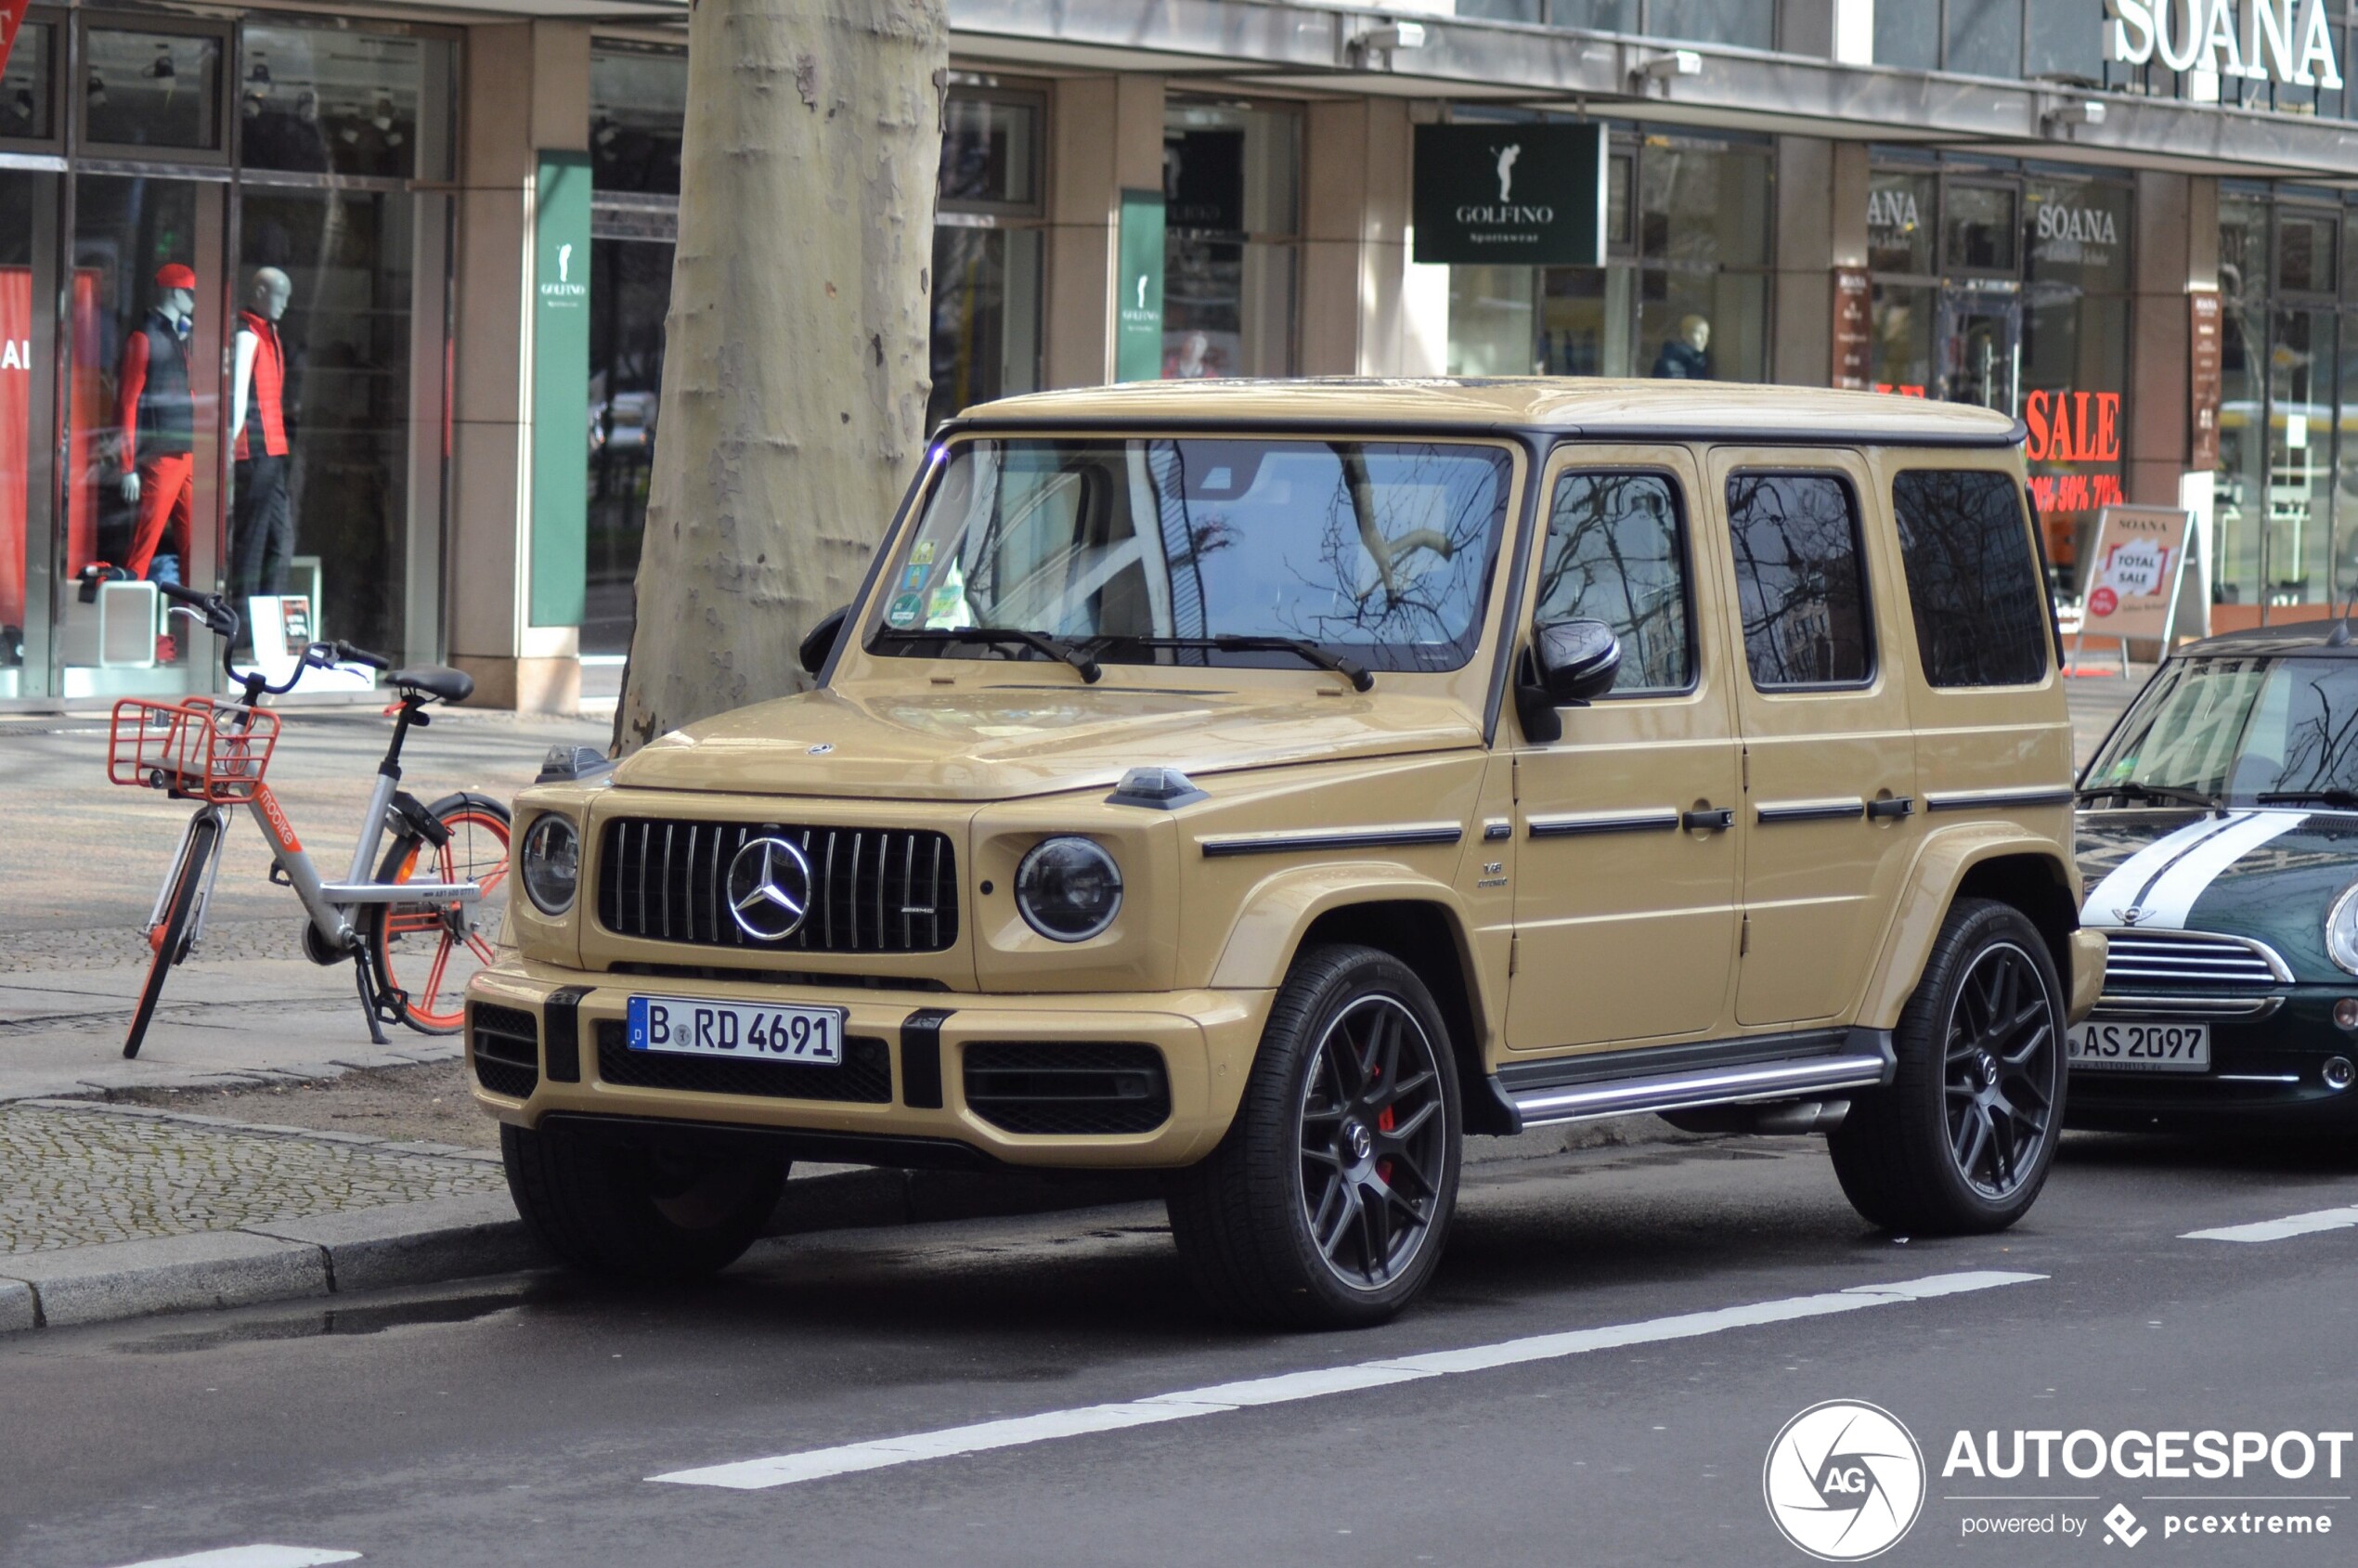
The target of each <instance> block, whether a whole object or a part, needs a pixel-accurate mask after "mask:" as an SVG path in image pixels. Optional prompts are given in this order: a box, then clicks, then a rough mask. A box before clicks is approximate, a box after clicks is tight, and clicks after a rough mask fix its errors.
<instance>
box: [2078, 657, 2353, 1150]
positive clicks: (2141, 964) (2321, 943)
mask: <svg viewBox="0 0 2358 1568" xmlns="http://www.w3.org/2000/svg"><path fill="white" fill-rule="evenodd" d="M2079 783H2080V789H2079V834H2078V850H2079V869H2080V873H2081V875H2082V876H2083V877H2084V878H2085V880H2086V886H2087V902H2086V905H2085V906H2084V907H2083V909H2082V910H2081V913H2080V920H2081V923H2082V924H2083V925H2086V926H2089V927H2096V928H2100V929H2102V930H2103V931H2104V932H2105V937H2106V939H2107V940H2108V941H2109V943H2110V949H2111V952H2110V956H2109V957H2108V958H2107V960H2106V962H2105V990H2104V999H2103V1000H2102V1001H2101V1002H2100V1003H2099V1004H2097V1007H2096V1010H2095V1012H2094V1013H2093V1014H2092V1015H2091V1016H2090V1017H2089V1018H2088V1019H2087V1020H2086V1021H2085V1022H2084V1023H2081V1024H2079V1025H2077V1026H2075V1027H2074V1028H2073V1029H2072V1030H2071V1048H2070V1062H2071V1090H2070V1095H2069V1097H2068V1099H2067V1100H2066V1104H2067V1106H2068V1107H2069V1110H2068V1113H2067V1120H2068V1121H2069V1123H2070V1124H2071V1125H2073V1126H2079V1127H2110V1128H2146V1127H2169V1126H2185V1125H2190V1124H2204V1123H2216V1122H2218V1121H2232V1120H2253V1121H2259V1120H2266V1121H2275V1122H2278V1123H2280V1124H2282V1123H2284V1122H2287V1121H2290V1122H2313V1123H2316V1124H2319V1125H2325V1124H2329V1123H2335V1122H2348V1121H2352V1120H2353V1119H2358V1092H2353V1089H2352V1084H2353V1082H2358V1066H2353V1063H2358V641H2352V639H2351V637H2350V634H2349V633H2348V631H2347V630H2346V628H2344V627H2343V626H2342V624H2341V623H2339V622H2334V623H2330V624H2327V625H2319V624H2314V623H2313V624H2311V625H2309V626H2306V627H2300V628H2275V629H2268V630H2261V631H2253V632H2241V633H2236V634H2234V635H2230V636H2223V637H2213V638H2210V639H2209V640H2208V641H2201V642H2196V643H2194V644H2192V645H2191V646H2189V647H2187V648H2185V649H2183V650H2182V651H2180V652H2179V653H2178V654H2176V655H2174V656H2173V657H2171V658H2170V659H2169V660H2168V661H2167V662H2165V663H2164V664H2163V665H2162V667H2160V668H2159V669H2158V670H2157V671H2155V672H2154V678H2153V680H2151V681H2149V682H2148V683H2147V684H2146V686H2145V689H2144V691H2143V692H2142V693H2138V696H2137V700H2136V701H2135V703H2133V704H2132V705H2131V706H2130V708H2129V711H2128V712H2127V713H2125V714H2123V715H2122V716H2121V719H2120V721H2119V723H2118V724H2116V725H2115V726H2114V727H2113V731H2112V733H2111V734H2109V735H2107V736H2106V737H2105V743H2104V745H2102V746H2100V747H2099V748H2098V749H2097V752H2096V755H2095V758H2094V759H2093V760H2092V761H2091V762H2090V763H2089V765H2088V768H2087V770H2086V771H2085V772H2084V773H2083V774H2082V775H2081V777H2080V781H2079Z"/></svg>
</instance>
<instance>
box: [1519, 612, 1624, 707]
mask: <svg viewBox="0 0 2358 1568" xmlns="http://www.w3.org/2000/svg"><path fill="white" fill-rule="evenodd" d="M1532 654H1533V656H1534V658H1535V662H1536V663H1537V665H1538V667H1539V684H1540V685H1541V686H1542V687H1544V688H1545V689H1546V691H1547V693H1548V700H1550V701H1551V702H1553V703H1555V704H1556V706H1559V707H1585V706H1587V705H1588V703H1589V702H1590V701H1591V700H1592V699H1593V698H1597V697H1601V696H1603V695H1604V694H1605V693H1607V692H1610V691H1612V690H1613V677H1614V676H1616V675H1618V674H1620V673H1621V640H1620V639H1619V638H1617V637H1615V636H1614V635H1613V628H1611V627H1609V626H1607V625H1606V624H1605V623H1604V622H1602V621H1553V622H1550V623H1548V625H1546V626H1543V627H1541V628H1538V631H1537V633H1536V635H1535V636H1534V637H1533V639H1532Z"/></svg>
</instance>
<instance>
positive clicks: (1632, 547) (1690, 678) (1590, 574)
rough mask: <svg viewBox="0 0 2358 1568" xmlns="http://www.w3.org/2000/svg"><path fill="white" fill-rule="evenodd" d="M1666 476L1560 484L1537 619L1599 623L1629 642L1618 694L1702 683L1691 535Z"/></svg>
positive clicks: (1614, 476)
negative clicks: (1691, 586)
mask: <svg viewBox="0 0 2358 1568" xmlns="http://www.w3.org/2000/svg"><path fill="white" fill-rule="evenodd" d="M1686 533H1687V530H1686V526H1685V523H1684V519H1683V509H1682V508H1681V507H1680V505H1679V496H1678V486H1676V485H1675V484H1673V483H1672V482H1671V480H1670V477H1669V476H1668V475H1667V474H1661V473H1611V472H1605V473H1567V474H1565V475H1563V476H1562V477H1561V478H1560V479H1558V480H1557V481H1556V496H1555V502H1554V505H1553V507H1552V508H1551V510H1550V511H1549V512H1548V548H1547V554H1546V555H1545V557H1544V558H1543V559H1542V561H1541V563H1540V576H1539V605H1538V609H1537V611H1536V612H1535V617H1534V618H1535V620H1536V621H1540V622H1545V621H1560V620H1579V619H1587V620H1598V621H1602V622H1604V623H1605V624H1606V625H1607V626H1609V627H1611V628H1613V635H1614V636H1616V637H1618V638H1620V639H1621V674H1620V676H1619V678H1618V679H1616V680H1614V682H1613V695H1614V696H1617V697H1623V696H1634V695H1639V694H1642V693H1662V692H1683V691H1685V690H1686V689H1687V688H1689V687H1690V686H1691V685H1693V684H1694V680H1695V655H1694V639H1693V637H1692V635H1691V633H1690V630H1689V628H1690V625H1691V620H1692V615H1691V610H1690V608H1689V603H1688V600H1689V595H1688V591H1687V539H1686Z"/></svg>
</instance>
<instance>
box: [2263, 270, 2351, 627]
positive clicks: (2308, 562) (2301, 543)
mask: <svg viewBox="0 0 2358 1568" xmlns="http://www.w3.org/2000/svg"><path fill="white" fill-rule="evenodd" d="M2272 324H2273V326H2274V329H2275V335H2274V340H2273V342H2272V343H2271V346H2270V352H2269V356H2268V360H2269V386H2268V496H2267V513H2266V525H2265V533H2264V536H2263V538H2262V539H2261V578H2262V580H2263V581H2264V582H2266V584H2267V585H2268V603H2271V604H2272V605H2281V604H2317V603H2324V602H2325V601H2326V599H2327V598H2328V597H2329V596H2330V595H2331V593H2332V591H2333V565H2332V561H2333V556H2332V544H2333V537H2332V536H2333V524H2334V506H2333V421H2334V404H2333V395H2334V384H2335V382H2336V381H2337V380H2338V377H2337V375H2336V373H2335V372H2336V369H2337V365H2336V361H2337V359H2338V356H2337V354H2336V353H2335V347H2336V345H2335V342H2334V312H2332V311H2331V310H2304V309H2289V310H2286V309H2280V310H2278V311H2276V312H2275V313H2274V321H2273V323H2272Z"/></svg>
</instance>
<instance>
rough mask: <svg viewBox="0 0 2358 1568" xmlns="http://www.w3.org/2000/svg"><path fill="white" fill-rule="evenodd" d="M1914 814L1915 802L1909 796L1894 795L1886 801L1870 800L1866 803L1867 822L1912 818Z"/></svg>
mask: <svg viewBox="0 0 2358 1568" xmlns="http://www.w3.org/2000/svg"><path fill="white" fill-rule="evenodd" d="M1915 814H1916V802H1915V800H1914V798H1913V797H1910V796H1905V795H1895V796H1893V797H1891V798H1890V799H1888V800H1870V801H1868V802H1867V820H1868V821H1869V822H1887V821H1889V820H1891V819H1892V818H1895V817H1912V816H1914V815H1915Z"/></svg>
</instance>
